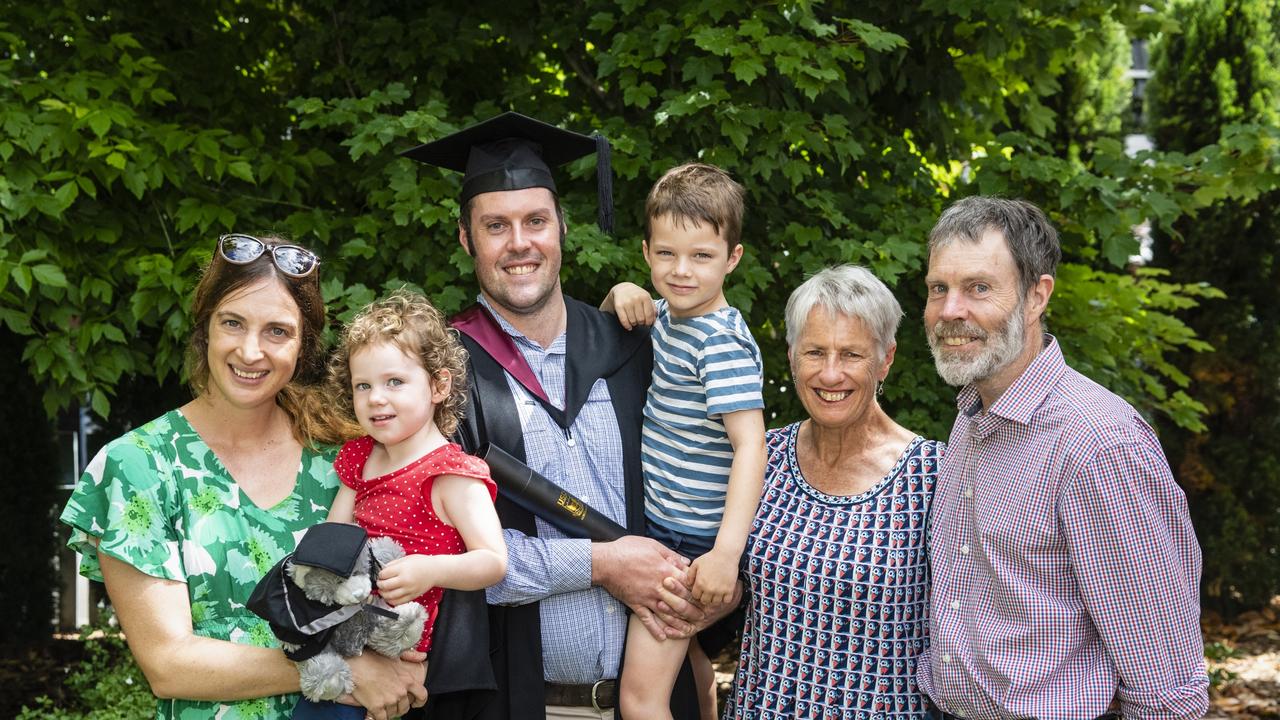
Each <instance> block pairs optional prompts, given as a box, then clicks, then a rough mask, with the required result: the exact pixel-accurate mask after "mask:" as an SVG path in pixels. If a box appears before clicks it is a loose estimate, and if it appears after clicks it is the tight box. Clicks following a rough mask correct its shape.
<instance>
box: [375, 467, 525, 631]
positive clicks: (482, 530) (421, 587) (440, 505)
mask: <svg viewBox="0 0 1280 720" xmlns="http://www.w3.org/2000/svg"><path fill="white" fill-rule="evenodd" d="M431 500H432V503H431V504H432V505H433V506H434V508H435V509H436V514H437V515H439V516H440V519H441V520H443V521H444V522H445V523H446V524H448V525H452V526H453V527H455V528H457V530H458V534H460V535H461V536H462V541H463V542H465V543H466V544H467V551H466V552H465V553H462V554H461V555H407V556H405V557H402V558H400V559H399V560H393V561H391V562H389V563H387V566H386V567H385V568H383V570H382V573H381V574H379V575H378V591H379V592H380V593H381V594H382V597H383V598H384V599H385V600H386V601H387V602H389V603H391V604H392V605H399V604H401V603H405V602H408V601H410V600H413V599H414V598H416V597H418V596H419V595H421V594H422V593H424V592H426V591H428V590H430V589H431V588H433V587H437V586H438V587H443V588H453V589H456V590H479V589H481V588H486V587H489V586H490V585H492V584H494V583H496V582H498V581H499V580H501V579H502V577H503V576H504V575H506V574H507V543H506V541H505V540H503V539H502V525H501V524H500V523H499V522H498V513H497V511H495V510H494V509H493V500H492V499H491V498H490V497H489V490H488V488H486V487H485V485H484V483H483V482H481V481H479V480H476V479H475V478H466V477H460V476H457V475H441V476H440V477H438V478H436V480H435V483H434V484H433V486H432V488H431Z"/></svg>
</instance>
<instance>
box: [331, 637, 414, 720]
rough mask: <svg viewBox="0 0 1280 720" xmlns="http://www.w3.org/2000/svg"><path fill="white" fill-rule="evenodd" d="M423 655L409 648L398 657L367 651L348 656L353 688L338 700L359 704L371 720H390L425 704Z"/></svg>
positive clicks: (349, 703) (348, 703)
mask: <svg viewBox="0 0 1280 720" xmlns="http://www.w3.org/2000/svg"><path fill="white" fill-rule="evenodd" d="M426 659H427V656H426V654H424V653H420V652H413V651H409V652H406V653H404V654H403V655H401V656H400V658H399V659H392V658H389V657H384V656H382V655H379V654H378V653H375V652H366V653H362V654H360V655H357V656H356V657H353V658H347V664H349V665H350V666H351V675H352V677H353V678H354V680H355V685H356V688H355V690H353V691H351V694H350V695H344V696H342V697H341V698H339V699H338V702H341V703H344V704H347V705H360V706H362V707H364V709H365V710H366V711H368V713H369V717H371V718H373V720H391V718H394V717H398V716H400V715H403V714H405V713H407V712H409V708H416V707H422V706H423V705H426V704H427V687H426V685H425V682H426V679H427V664H426V662H425V660H426Z"/></svg>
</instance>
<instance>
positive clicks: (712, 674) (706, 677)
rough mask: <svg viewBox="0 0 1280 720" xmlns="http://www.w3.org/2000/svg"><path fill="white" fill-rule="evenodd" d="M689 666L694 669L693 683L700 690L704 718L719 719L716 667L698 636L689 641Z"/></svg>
mask: <svg viewBox="0 0 1280 720" xmlns="http://www.w3.org/2000/svg"><path fill="white" fill-rule="evenodd" d="M689 668H690V669H691V670H693V684H694V687H695V688H696V689H697V692H698V709H699V710H700V711H701V713H702V720H719V718H720V713H719V710H720V708H719V707H718V706H717V698H716V669H715V666H713V665H712V664H711V658H709V657H707V653H706V652H705V651H703V649H702V646H701V645H699V644H698V638H696V637H694V638H691V639H690V641H689Z"/></svg>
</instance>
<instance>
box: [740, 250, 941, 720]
mask: <svg viewBox="0 0 1280 720" xmlns="http://www.w3.org/2000/svg"><path fill="white" fill-rule="evenodd" d="M901 317H902V308H901V307H900V306H899V305H898V301H897V300H895V299H894V297H893V294H892V293H891V292H890V291H889V289H888V288H887V287H885V285H884V283H882V282H881V281H880V280H879V279H878V278H876V276H875V275H873V274H871V272H869V271H868V270H866V269H865V268H861V267H856V266H852V265H842V266H839V267H832V268H827V269H826V270H823V271H821V272H819V273H817V274H816V275H814V276H813V277H811V278H809V280H807V281H806V282H805V283H804V284H803V285H801V286H800V287H799V288H797V289H796V291H795V292H794V293H792V294H791V299H790V300H789V301H788V302H787V310H786V321H787V346H788V350H787V356H788V358H789V360H790V363H791V375H792V377H793V378H794V381H795V389H796V393H797V394H798V395H799V396H800V401H801V403H802V404H803V405H804V408H805V410H806V412H807V413H808V416H809V417H808V419H806V420H802V421H800V422H797V423H794V424H791V425H788V426H786V427H783V428H779V429H777V430H770V431H769V433H768V437H767V453H768V465H767V467H766V470H765V482H764V491H763V495H762V497H761V499H760V508H759V510H758V511H757V513H756V517H755V523H754V525H753V527H752V530H751V535H750V537H749V538H748V540H747V559H746V565H747V578H748V582H749V584H750V586H751V600H750V605H749V607H748V610H747V619H746V623H745V627H744V629H743V639H742V651H741V655H740V657H739V663H738V673H737V678H736V680H735V683H734V688H733V691H732V693H731V699H730V706H729V708H728V709H727V711H726V715H725V717H726V718H742V719H746V718H750V719H753V720H755V719H759V720H765V719H772V718H778V719H781V718H787V719H790V718H825V717H847V718H854V717H868V718H870V717H875V718H894V719H901V720H905V719H906V718H913V719H914V718H925V717H927V712H928V704H927V701H926V698H925V696H924V695H923V694H922V693H921V692H920V691H919V690H918V689H917V688H916V682H915V667H916V657H917V656H918V655H919V654H920V652H921V651H922V650H923V649H924V647H925V643H926V641H927V640H926V636H925V630H926V627H927V626H926V623H927V618H926V614H925V608H926V605H925V603H926V580H927V571H926V567H925V562H926V556H925V521H926V518H927V517H928V513H929V501H930V497H931V495H932V492H933V486H934V481H935V477H936V473H937V471H938V466H939V461H940V459H941V455H942V451H943V445H942V443H939V442H937V441H935V440H925V439H924V438H921V437H919V436H918V435H916V434H915V433H913V432H911V431H909V430H907V429H905V428H903V427H902V426H901V425H898V424H897V423H896V422H894V421H893V419H892V418H890V417H889V416H888V415H887V414H886V413H885V412H884V410H882V409H881V408H880V404H879V402H878V401H877V396H878V395H879V394H880V392H881V388H882V387H883V384H884V382H885V378H886V377H887V376H888V374H889V368H890V367H892V365H893V354H894V351H895V349H896V347H897V345H896V343H895V342H894V334H895V333H896V332H897V329H898V321H899V320H900V319H901Z"/></svg>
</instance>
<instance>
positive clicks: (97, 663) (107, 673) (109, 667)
mask: <svg viewBox="0 0 1280 720" xmlns="http://www.w3.org/2000/svg"><path fill="white" fill-rule="evenodd" d="M80 634H81V637H83V638H84V658H83V659H82V660H80V661H78V662H75V663H73V664H71V665H70V666H69V667H66V668H64V671H65V673H66V678H65V681H64V682H63V684H62V687H60V688H59V689H58V691H57V692H54V693H51V694H48V695H41V696H40V697H38V698H35V699H34V700H32V702H31V703H30V704H29V705H24V706H23V708H22V710H21V711H20V712H19V713H18V715H17V718H16V720H145V719H146V718H151V717H155V711H156V698H155V696H154V695H152V694H151V686H150V685H148V684H147V680H146V678H145V677H144V676H143V674H142V670H140V669H139V668H138V665H137V663H135V662H134V660H133V655H131V654H130V653H129V649H128V647H127V646H126V645H125V642H124V637H123V636H121V634H120V630H119V629H118V628H116V627H114V626H112V625H109V624H108V623H107V615H106V614H104V615H103V618H102V622H101V623H100V624H99V625H98V626H97V627H84V628H81V633H80Z"/></svg>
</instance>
